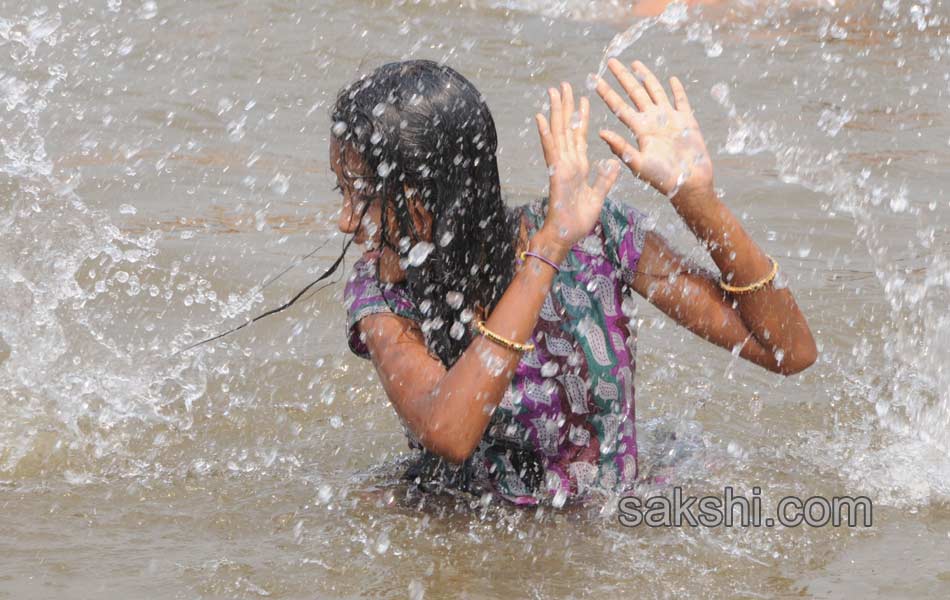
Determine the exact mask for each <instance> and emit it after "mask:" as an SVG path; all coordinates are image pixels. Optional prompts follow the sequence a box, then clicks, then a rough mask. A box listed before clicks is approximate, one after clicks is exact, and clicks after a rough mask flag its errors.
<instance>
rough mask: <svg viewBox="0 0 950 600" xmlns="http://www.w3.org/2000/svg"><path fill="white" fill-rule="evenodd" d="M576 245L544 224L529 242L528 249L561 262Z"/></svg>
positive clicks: (552, 260)
mask: <svg viewBox="0 0 950 600" xmlns="http://www.w3.org/2000/svg"><path fill="white" fill-rule="evenodd" d="M573 246H574V244H573V243H571V242H570V240H567V239H565V238H563V237H562V236H561V235H560V234H559V233H558V232H556V231H553V230H552V229H551V228H550V227H549V226H548V225H543V226H542V227H541V229H540V230H538V232H537V233H535V234H534V236H532V238H531V240H530V241H529V242H528V250H530V251H531V252H537V253H538V254H541V255H542V256H544V257H545V258H547V259H548V260H550V261H551V262H553V263H554V264H558V265H559V264H561V263H562V262H564V259H565V258H567V254H568V253H569V252H570V251H571V248H572V247H573Z"/></svg>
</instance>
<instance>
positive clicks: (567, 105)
mask: <svg viewBox="0 0 950 600" xmlns="http://www.w3.org/2000/svg"><path fill="white" fill-rule="evenodd" d="M561 98H562V100H563V105H562V107H561V110H562V113H561V118H563V119H564V147H565V149H567V151H568V152H570V153H571V154H572V155H573V154H576V153H577V148H576V147H575V143H574V142H575V140H574V129H573V126H574V90H572V89H571V84H569V83H567V82H566V81H562V82H561Z"/></svg>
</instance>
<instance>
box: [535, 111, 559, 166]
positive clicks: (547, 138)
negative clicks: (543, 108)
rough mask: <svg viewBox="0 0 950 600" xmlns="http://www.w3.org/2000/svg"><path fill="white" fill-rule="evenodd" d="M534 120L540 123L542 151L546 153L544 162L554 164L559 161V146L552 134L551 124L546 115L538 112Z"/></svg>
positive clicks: (549, 164) (548, 164) (539, 131)
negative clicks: (556, 144)
mask: <svg viewBox="0 0 950 600" xmlns="http://www.w3.org/2000/svg"><path fill="white" fill-rule="evenodd" d="M534 121H535V123H536V124H537V125H538V135H539V136H540V138H541V151H542V152H543V153H544V162H545V164H547V166H549V167H550V166H553V165H554V164H555V162H557V156H558V153H557V147H556V146H555V144H554V136H553V135H551V126H550V125H548V120H547V119H545V118H544V115H542V114H541V113H538V114H536V115H534Z"/></svg>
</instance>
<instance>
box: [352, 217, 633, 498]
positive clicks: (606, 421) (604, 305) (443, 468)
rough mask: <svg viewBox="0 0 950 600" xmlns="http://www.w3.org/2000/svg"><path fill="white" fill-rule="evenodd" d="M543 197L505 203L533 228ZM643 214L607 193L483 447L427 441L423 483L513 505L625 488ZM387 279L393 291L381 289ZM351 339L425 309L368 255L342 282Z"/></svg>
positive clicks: (418, 470) (550, 299) (361, 345)
mask: <svg viewBox="0 0 950 600" xmlns="http://www.w3.org/2000/svg"><path fill="white" fill-rule="evenodd" d="M546 204H547V199H546V198H545V199H539V200H536V201H535V202H533V203H531V204H529V205H524V206H519V207H515V208H509V209H508V210H512V211H516V212H517V213H520V214H524V215H526V216H527V217H528V218H527V221H528V225H529V236H530V235H531V234H533V233H534V232H535V231H537V230H538V229H539V228H540V227H541V225H542V223H543V222H544V215H545V214H546V212H547V210H546V208H547V206H546ZM646 228H647V226H646V215H644V214H643V213H642V212H640V211H639V210H637V209H636V208H633V207H632V206H629V205H626V204H623V203H620V202H618V201H614V200H611V199H610V198H608V199H607V200H606V201H605V202H604V208H603V210H602V212H601V217H600V221H599V222H598V224H597V225H596V226H595V227H594V229H593V231H592V232H591V233H590V235H588V236H587V237H586V238H584V239H582V240H581V241H580V242H578V243H577V244H576V245H575V246H574V247H573V248H572V250H571V252H570V253H569V254H568V256H567V258H566V259H565V260H564V262H563V263H561V265H560V267H561V271H560V273H559V274H558V275H557V276H556V277H555V280H554V283H553V284H552V286H551V290H550V292H549V293H548V295H547V297H546V298H545V300H544V305H543V306H542V308H541V312H540V315H539V317H538V322H537V325H536V327H535V329H534V332H533V333H532V336H531V339H530V341H531V342H533V343H534V345H535V349H534V350H533V351H531V352H526V353H525V354H523V355H522V358H521V361H520V362H519V364H518V367H517V369H516V371H515V374H514V377H513V378H512V380H511V384H510V385H509V387H508V390H507V391H506V393H505V395H504V397H503V399H502V401H501V403H500V404H499V405H498V407H497V409H496V410H495V412H494V413H493V415H492V420H491V422H490V424H489V426H488V428H487V429H486V431H485V434H484V436H483V438H482V440H481V443H480V444H479V446H478V448H477V449H476V450H475V452H474V453H473V454H472V456H471V457H470V458H469V459H468V460H467V461H465V462H464V463H463V464H462V465H460V466H457V465H453V464H451V463H448V462H447V461H444V460H442V459H440V458H439V457H437V456H436V455H434V454H432V453H430V452H428V451H426V450H424V449H422V446H421V444H420V443H419V441H418V439H416V438H415V437H414V436H413V435H412V433H411V432H410V431H409V430H408V428H407V430H406V433H407V436H408V437H409V444H410V447H413V448H417V449H420V450H421V451H422V452H421V455H420V458H419V460H418V461H417V462H416V463H415V464H414V465H413V466H412V467H410V469H409V471H408V472H407V474H406V477H407V478H409V479H412V480H414V481H415V482H416V483H417V484H419V485H421V486H423V488H424V489H434V490H440V489H445V488H452V489H460V490H465V491H468V492H472V493H476V494H483V493H486V492H488V493H491V494H493V495H495V496H499V497H501V498H504V499H505V500H508V501H510V502H513V503H515V504H537V503H539V502H542V501H547V500H549V501H551V503H552V504H553V505H554V506H561V505H563V504H564V503H565V502H566V501H575V500H583V499H585V498H587V497H588V496H589V495H590V494H591V493H593V492H598V491H599V492H622V491H624V490H626V489H628V488H629V487H630V486H631V485H632V483H633V481H634V479H635V478H636V476H637V437H636V429H635V427H634V416H635V408H634V383H633V376H634V371H635V366H636V363H635V356H636V341H637V329H636V326H637V322H636V316H635V311H636V309H635V307H634V305H633V300H632V298H630V294H631V291H630V289H629V286H630V283H631V281H632V279H633V272H634V271H635V270H636V267H637V262H638V260H639V258H640V253H641V251H642V249H643V242H644V237H645V235H646ZM384 290H385V294H386V298H387V299H388V300H389V305H392V309H391V308H390V306H389V305H388V304H387V302H386V299H384V298H383V293H384ZM344 302H345V305H346V308H347V330H348V342H349V346H350V349H351V350H352V351H353V352H354V353H355V354H357V355H358V356H361V357H363V358H369V352H368V350H367V347H366V344H365V342H364V339H363V336H362V335H361V334H360V332H359V330H358V329H357V326H356V325H357V323H358V322H359V320H360V319H362V318H363V317H366V316H367V315H371V314H375V313H379V312H391V311H394V312H395V313H396V314H399V315H401V316H403V317H406V318H409V319H413V320H415V321H417V322H420V323H421V322H422V321H423V317H422V316H421V314H420V313H419V311H418V310H417V309H416V307H415V306H414V305H413V303H412V301H411V300H410V299H409V297H408V295H407V293H406V290H405V288H404V287H402V286H401V285H399V284H395V285H393V284H382V285H381V284H380V283H378V282H377V281H376V279H375V268H374V266H373V265H372V264H370V263H368V262H367V261H365V260H363V259H360V261H358V262H357V263H356V265H355V266H354V269H353V273H352V275H351V277H350V279H349V281H348V282H347V284H346V288H345V290H344Z"/></svg>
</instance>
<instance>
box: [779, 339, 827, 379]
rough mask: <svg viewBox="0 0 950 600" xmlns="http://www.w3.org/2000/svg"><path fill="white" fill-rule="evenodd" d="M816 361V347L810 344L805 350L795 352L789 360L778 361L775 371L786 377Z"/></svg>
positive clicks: (799, 371)
mask: <svg viewBox="0 0 950 600" xmlns="http://www.w3.org/2000/svg"><path fill="white" fill-rule="evenodd" d="M816 362H818V349H817V348H816V347H815V346H814V345H812V346H811V347H810V348H808V349H807V350H803V351H801V352H796V353H795V354H794V355H793V356H792V357H791V358H790V359H789V360H786V361H782V362H780V363H779V364H778V366H777V369H775V372H776V373H779V374H781V375H785V376H786V377H788V376H789V375H797V374H798V373H801V372H802V371H804V370H805V369H807V368H808V367H810V366H812V365H813V364H815V363H816Z"/></svg>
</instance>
